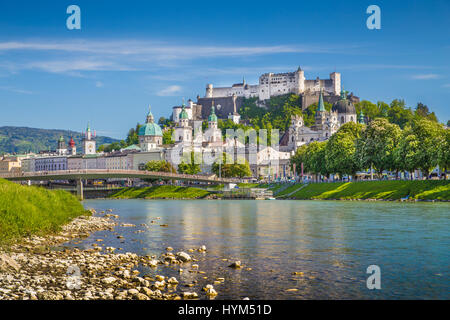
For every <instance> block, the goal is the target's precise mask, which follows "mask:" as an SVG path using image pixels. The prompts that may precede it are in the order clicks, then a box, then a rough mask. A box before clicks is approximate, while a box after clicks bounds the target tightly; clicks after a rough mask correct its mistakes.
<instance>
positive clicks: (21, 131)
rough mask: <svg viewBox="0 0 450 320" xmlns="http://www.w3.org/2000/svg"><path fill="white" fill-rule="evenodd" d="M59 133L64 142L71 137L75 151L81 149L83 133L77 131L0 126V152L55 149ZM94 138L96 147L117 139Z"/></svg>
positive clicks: (67, 141)
mask: <svg viewBox="0 0 450 320" xmlns="http://www.w3.org/2000/svg"><path fill="white" fill-rule="evenodd" d="M61 135H62V136H63V137H64V139H65V140H66V144H68V143H69V139H70V137H73V140H75V144H76V147H77V151H78V152H80V151H81V149H82V147H81V139H82V136H83V135H82V134H81V133H79V132H74V131H68V130H54V129H36V128H27V127H0V154H3V153H25V152H30V151H31V152H39V151H42V150H56V147H57V146H58V140H59V137H60V136H61ZM95 140H96V141H97V147H98V146H100V145H102V144H107V143H112V142H116V141H119V140H117V139H113V138H109V137H103V136H97V137H96V139H95Z"/></svg>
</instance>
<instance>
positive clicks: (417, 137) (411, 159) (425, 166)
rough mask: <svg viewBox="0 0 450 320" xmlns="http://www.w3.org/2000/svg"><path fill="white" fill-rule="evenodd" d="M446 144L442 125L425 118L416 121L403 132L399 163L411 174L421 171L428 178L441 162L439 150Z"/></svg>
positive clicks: (398, 157) (398, 153)
mask: <svg viewBox="0 0 450 320" xmlns="http://www.w3.org/2000/svg"><path fill="white" fill-rule="evenodd" d="M444 143H445V138H444V129H443V127H442V125H441V124H439V123H436V122H434V121H430V120H428V119H425V118H421V119H418V120H414V121H413V122H412V124H411V126H408V127H406V128H405V130H404V132H403V135H402V139H401V142H400V145H399V150H398V151H397V161H402V162H403V167H404V168H405V169H406V170H408V171H410V172H411V171H413V170H414V169H420V170H421V171H422V172H423V174H424V175H425V177H427V178H428V175H429V173H430V170H432V169H433V168H434V167H435V166H436V165H437V164H438V162H439V156H438V155H439V148H440V146H442V145H443V144H444ZM400 159H403V160H400Z"/></svg>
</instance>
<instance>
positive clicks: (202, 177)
mask: <svg viewBox="0 0 450 320" xmlns="http://www.w3.org/2000/svg"><path fill="white" fill-rule="evenodd" d="M89 174H91V175H95V174H106V175H107V174H119V175H125V176H126V175H130V176H148V177H149V178H152V177H153V178H161V177H164V178H167V179H169V178H171V179H174V180H199V181H211V182H225V183H238V182H239V181H240V180H239V179H236V178H220V179H219V178H217V177H214V176H211V175H209V176H208V175H201V174H194V175H191V174H182V173H172V172H158V171H141V170H115V169H114V170H111V169H79V170H55V171H33V172H21V173H6V174H1V175H0V177H1V178H5V179H14V178H20V179H26V178H39V177H46V176H52V177H53V176H55V177H57V176H60V177H64V176H65V177H67V176H71V175H73V176H79V175H89ZM55 179H57V178H55ZM61 180H65V178H61Z"/></svg>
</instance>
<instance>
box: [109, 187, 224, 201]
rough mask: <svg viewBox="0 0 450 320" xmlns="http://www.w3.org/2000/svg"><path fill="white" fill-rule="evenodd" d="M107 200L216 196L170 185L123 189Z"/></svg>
mask: <svg viewBox="0 0 450 320" xmlns="http://www.w3.org/2000/svg"><path fill="white" fill-rule="evenodd" d="M109 198H113V199H114V198H115V199H180V200H181V199H214V198H217V195H216V194H215V193H213V192H210V191H207V190H204V189H200V188H194V187H179V186H171V185H163V186H153V187H147V188H125V189H122V190H120V191H118V192H116V193H114V194H112V195H110V196H109Z"/></svg>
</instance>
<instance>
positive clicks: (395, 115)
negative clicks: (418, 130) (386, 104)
mask: <svg viewBox="0 0 450 320" xmlns="http://www.w3.org/2000/svg"><path fill="white" fill-rule="evenodd" d="M387 118H388V120H389V122H391V123H395V124H397V125H399V126H400V128H404V127H405V126H406V125H407V124H408V123H410V122H411V121H412V120H413V118H414V115H413V113H412V111H411V109H409V108H406V105H405V101H404V100H398V99H394V100H393V101H392V102H391V105H390V108H389V110H388V111H387Z"/></svg>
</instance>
